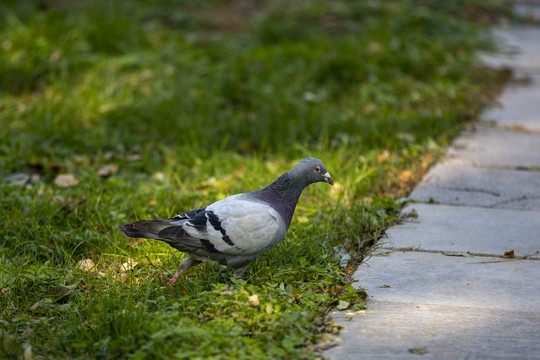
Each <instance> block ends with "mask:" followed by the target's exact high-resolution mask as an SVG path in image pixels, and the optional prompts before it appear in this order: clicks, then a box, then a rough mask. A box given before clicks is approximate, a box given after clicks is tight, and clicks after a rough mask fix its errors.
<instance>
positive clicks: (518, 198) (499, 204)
mask: <svg viewBox="0 0 540 360" xmlns="http://www.w3.org/2000/svg"><path fill="white" fill-rule="evenodd" d="M537 199H540V195H535V196H527V195H523V196H520V197H517V198H511V199H507V200H504V201H499V202H496V203H495V204H492V205H490V206H488V208H490V209H492V208H496V207H497V206H501V205H505V204H508V203H512V202H520V201H525V200H537Z"/></svg>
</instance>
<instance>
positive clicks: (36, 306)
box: [30, 301, 41, 310]
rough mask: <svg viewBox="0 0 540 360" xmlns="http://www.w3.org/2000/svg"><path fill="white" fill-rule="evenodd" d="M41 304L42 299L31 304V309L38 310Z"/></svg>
mask: <svg viewBox="0 0 540 360" xmlns="http://www.w3.org/2000/svg"><path fill="white" fill-rule="evenodd" d="M39 305H41V301H38V302H37V303H35V304H34V305H32V306H30V310H36V309H37V308H38V307H39Z"/></svg>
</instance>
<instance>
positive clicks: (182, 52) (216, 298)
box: [0, 0, 508, 359]
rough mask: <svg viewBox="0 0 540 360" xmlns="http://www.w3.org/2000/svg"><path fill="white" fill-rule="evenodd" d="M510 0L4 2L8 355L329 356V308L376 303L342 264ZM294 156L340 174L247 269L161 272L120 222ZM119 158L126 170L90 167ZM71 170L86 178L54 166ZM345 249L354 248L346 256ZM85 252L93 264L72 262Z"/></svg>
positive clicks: (168, 261) (487, 77) (477, 97)
mask: <svg viewBox="0 0 540 360" xmlns="http://www.w3.org/2000/svg"><path fill="white" fill-rule="evenodd" d="M507 11H508V9H507V7H506V6H504V5H501V4H500V3H499V2H495V1H491V2H485V1H457V0H455V1H444V2H440V1H431V0H411V1H401V0H392V1H381V2H377V1H358V2H351V1H335V0H334V1H323V0H317V1H295V2H292V3H288V2H287V3H285V2H280V1H257V2H253V3H251V2H243V1H226V2H221V1H207V2H202V3H201V2H199V1H188V0H186V1H173V0H160V1H150V0H137V1H127V0H124V1H122V0H117V1H102V0H95V1H86V2H77V5H72V4H71V3H70V2H64V1H60V0H42V1H15V0H13V1H3V2H2V4H0V63H1V64H2V66H1V67H0V174H1V178H2V179H4V181H3V182H2V183H1V184H0V225H1V226H0V245H1V248H0V288H1V289H2V293H1V294H0V341H1V342H0V357H2V358H7V359H18V358H21V356H22V355H23V353H25V351H26V355H27V358H29V356H30V351H31V352H32V353H33V355H34V356H36V357H38V358H42V359H65V358H80V359H85V358H88V359H94V358H99V359H117V358H132V359H146V358H157V359H173V358H174V359H183V358H186V359H187V358H189V359H197V358H215V359H219V358H276V359H292V358H295V359H297V358H313V357H315V356H317V352H316V351H317V346H315V345H314V344H316V343H317V342H318V341H320V340H321V337H324V336H322V335H321V334H323V333H324V332H325V331H333V330H332V326H331V324H328V323H325V322H324V321H323V319H324V315H325V314H326V312H327V310H328V309H329V308H330V307H331V306H335V305H336V304H337V303H338V301H339V300H343V301H347V302H349V303H350V304H351V309H353V310H358V309H361V308H362V307H363V306H364V305H365V295H364V294H363V292H362V291H354V289H353V288H352V287H351V286H350V284H349V283H348V281H349V278H350V274H351V271H352V269H353V268H354V265H355V264H358V262H360V261H361V260H362V259H363V256H365V254H366V253H368V252H369V249H370V248H371V247H372V246H373V242H374V240H375V239H377V238H378V237H379V236H380V235H381V234H382V233H383V231H384V229H385V228H387V227H388V226H389V225H391V224H393V223H395V222H396V221H397V220H398V218H397V216H398V213H399V210H400V208H401V204H402V202H401V201H399V199H400V198H401V197H403V196H406V195H407V193H408V191H409V190H410V189H411V187H412V186H413V185H414V184H415V182H417V181H418V180H419V178H420V177H421V176H422V174H423V173H425V171H426V170H427V168H428V167H429V165H431V164H432V163H433V161H434V160H435V159H436V158H437V157H438V156H439V155H440V154H441V153H442V149H444V146H446V145H447V144H448V142H449V141H450V140H451V139H452V138H453V136H455V134H456V133H457V131H459V129H461V128H462V126H463V124H464V123H465V122H467V121H468V120H470V119H473V118H474V117H475V116H476V115H477V114H478V113H479V112H480V111H481V109H482V108H483V107H484V106H485V105H487V104H488V103H489V101H490V99H491V97H492V96H493V94H494V93H495V92H496V90H497V89H498V88H499V87H500V85H501V83H502V81H503V80H504V79H503V76H502V75H500V74H498V73H497V72H495V71H492V70H487V69H483V68H481V67H478V66H477V65H476V52H477V51H478V50H479V49H484V48H487V47H489V46H490V39H489V37H488V36H487V32H486V28H485V25H487V24H488V22H489V21H491V20H493V19H495V18H498V17H499V16H502V15H503V14H505V13H506V12H507ZM478 20H481V21H478ZM304 156H315V157H319V158H321V159H322V160H323V162H325V164H326V165H327V168H328V169H329V171H330V173H331V174H332V177H333V178H334V180H335V182H336V185H335V186H334V187H333V188H330V187H328V186H325V185H324V184H317V185H314V186H312V187H310V188H308V189H307V190H306V191H305V192H304V194H303V195H302V198H301V199H300V203H299V207H298V209H297V212H296V215H295V218H294V219H293V224H292V226H291V228H290V230H289V232H288V234H287V236H286V238H285V239H284V240H283V242H282V243H281V244H280V245H279V246H277V247H276V248H275V249H273V250H272V251H271V252H269V253H268V254H265V255H264V256H263V257H261V258H260V259H258V260H257V261H255V262H254V263H253V264H251V265H250V266H249V268H248V271H247V273H246V276H245V278H244V279H242V280H237V279H234V278H233V277H232V271H231V270H230V269H221V268H220V267H219V266H198V267H196V268H193V269H192V270H190V271H189V273H188V275H187V277H183V278H181V279H180V281H179V282H178V284H177V286H176V287H175V289H174V291H173V292H172V293H170V292H169V290H168V288H167V287H166V286H165V284H164V283H163V281H162V280H160V278H159V275H160V274H161V273H164V272H165V273H172V272H174V271H175V269H176V268H177V266H178V265H179V263H180V261H181V260H182V258H183V256H184V255H182V254H181V253H178V252H175V251H172V250H170V248H169V247H168V246H167V245H165V244H161V243H159V242H157V241H152V240H144V241H136V240H133V239H128V238H126V237H125V236H124V235H123V234H122V233H121V232H119V231H118V230H117V229H118V226H119V225H121V224H124V223H127V222H131V221H134V220H137V219H148V218H155V217H166V216H170V215H174V214H176V213H179V212H183V211H186V210H190V209H194V208H197V207H200V206H204V205H207V204H209V203H211V202H213V201H215V200H217V199H220V198H223V197H225V196H227V195H230V194H233V193H237V192H245V191H250V190H255V189H259V188H261V187H263V186H265V185H267V184H269V183H270V182H272V181H273V180H274V179H275V178H276V177H277V176H278V175H280V174H281V173H282V172H284V171H286V170H288V169H289V168H290V167H291V166H292V165H293V164H294V163H295V162H296V161H298V160H299V159H300V158H302V157H304ZM107 164H115V165H117V166H118V171H117V172H115V173H113V174H112V175H111V176H109V177H105V178H104V177H101V176H99V175H98V172H99V170H100V169H101V168H102V167H103V166H105V165H107ZM64 173H71V174H73V175H74V176H75V177H76V178H77V180H78V181H79V183H78V185H76V186H73V187H68V188H65V187H60V186H57V185H55V184H54V179H55V178H56V176H57V175H58V174H64ZM16 174H19V175H20V176H23V177H24V176H30V175H31V176H32V178H31V180H29V181H28V182H27V183H26V184H24V185H17V184H15V183H14V182H13V177H12V175H16ZM343 249H345V250H347V251H348V252H349V253H350V254H351V255H352V257H353V259H352V260H351V262H350V264H349V266H347V267H346V268H344V269H341V268H340V267H339V256H336V253H337V252H339V251H340V250H343ZM85 259H91V260H92V261H93V262H94V263H95V264H96V266H95V268H94V269H93V270H91V271H85V270H83V269H81V268H80V267H78V266H77V263H78V262H79V261H81V260H85ZM128 261H136V262H137V263H138V264H137V266H135V267H134V268H133V269H131V270H128V271H122V269H121V265H122V264H123V263H125V262H128ZM252 295H257V296H258V300H259V304H258V305H257V304H255V303H254V302H253V299H252V300H250V296H252Z"/></svg>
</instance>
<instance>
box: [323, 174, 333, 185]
mask: <svg viewBox="0 0 540 360" xmlns="http://www.w3.org/2000/svg"><path fill="white" fill-rule="evenodd" d="M323 177H324V181H325V182H327V183H329V184H330V185H334V180H332V177H330V174H329V173H325V174H323Z"/></svg>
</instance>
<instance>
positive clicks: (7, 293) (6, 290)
mask: <svg viewBox="0 0 540 360" xmlns="http://www.w3.org/2000/svg"><path fill="white" fill-rule="evenodd" d="M10 294H11V290H10V289H9V288H8V287H5V288H2V295H4V296H9V295H10Z"/></svg>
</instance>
